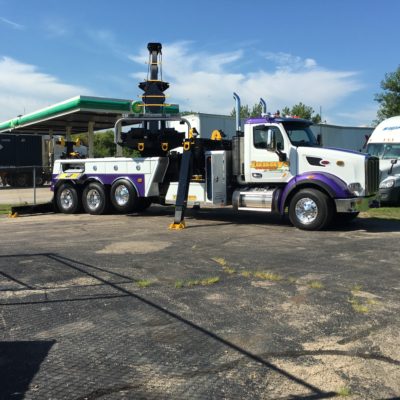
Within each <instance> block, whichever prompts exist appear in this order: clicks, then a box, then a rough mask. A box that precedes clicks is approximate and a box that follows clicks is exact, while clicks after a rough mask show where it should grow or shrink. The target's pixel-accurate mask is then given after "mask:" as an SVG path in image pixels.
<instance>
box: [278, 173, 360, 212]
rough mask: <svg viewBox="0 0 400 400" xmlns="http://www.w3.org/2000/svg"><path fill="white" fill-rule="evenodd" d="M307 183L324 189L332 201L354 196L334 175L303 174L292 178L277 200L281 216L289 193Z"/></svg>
mask: <svg viewBox="0 0 400 400" xmlns="http://www.w3.org/2000/svg"><path fill="white" fill-rule="evenodd" d="M311 176H312V177H311ZM309 183H311V184H314V185H315V186H320V187H321V188H323V189H325V190H326V191H327V192H328V193H329V195H330V196H331V197H332V198H334V199H345V198H349V197H353V196H354V195H353V194H352V193H351V192H350V191H349V189H348V188H347V185H346V183H345V182H343V181H342V180H341V179H339V178H338V177H337V176H335V175H332V174H329V173H326V172H313V171H310V172H305V173H303V174H301V175H297V176H294V177H293V178H292V179H291V180H290V181H289V182H288V183H287V185H286V186H285V189H284V190H283V192H282V195H281V197H280V200H279V212H280V213H281V214H284V211H285V202H286V199H287V197H288V196H289V194H290V192H292V190H294V189H295V188H296V187H297V186H301V185H303V184H309Z"/></svg>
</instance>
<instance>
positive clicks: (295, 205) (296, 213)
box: [289, 189, 333, 231]
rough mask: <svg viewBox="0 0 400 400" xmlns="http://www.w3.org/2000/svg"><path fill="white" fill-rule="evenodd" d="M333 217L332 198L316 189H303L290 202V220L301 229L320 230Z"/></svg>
mask: <svg viewBox="0 0 400 400" xmlns="http://www.w3.org/2000/svg"><path fill="white" fill-rule="evenodd" d="M332 217H333V205H332V202H331V199H330V198H329V197H328V196H327V195H326V194H325V193H323V192H321V191H319V190H316V189H302V190H300V191H299V192H297V193H296V194H295V195H294V196H293V198H292V200H291V201H290V204H289V219H290V222H291V223H292V224H293V225H294V226H295V227H296V228H299V229H303V230H307V231H318V230H320V229H324V228H325V227H327V226H328V225H329V223H330V222H331V220H332Z"/></svg>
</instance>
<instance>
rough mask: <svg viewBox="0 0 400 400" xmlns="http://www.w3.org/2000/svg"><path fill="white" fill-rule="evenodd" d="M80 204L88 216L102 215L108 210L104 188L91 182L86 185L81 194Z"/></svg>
mask: <svg viewBox="0 0 400 400" xmlns="http://www.w3.org/2000/svg"><path fill="white" fill-rule="evenodd" d="M82 204H83V208H84V210H85V212H86V213H88V214H92V215H100V214H104V213H105V212H106V211H107V209H108V196H107V193H106V189H105V187H104V186H103V185H102V184H101V183H98V182H91V183H89V184H88V185H86V187H85V189H83V193H82Z"/></svg>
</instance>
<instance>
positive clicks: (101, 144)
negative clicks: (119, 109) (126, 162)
mask: <svg viewBox="0 0 400 400" xmlns="http://www.w3.org/2000/svg"><path fill="white" fill-rule="evenodd" d="M93 144H94V156H95V157H113V156H115V152H116V146H115V143H114V132H113V131H105V132H102V133H96V134H95V135H94V140H93Z"/></svg>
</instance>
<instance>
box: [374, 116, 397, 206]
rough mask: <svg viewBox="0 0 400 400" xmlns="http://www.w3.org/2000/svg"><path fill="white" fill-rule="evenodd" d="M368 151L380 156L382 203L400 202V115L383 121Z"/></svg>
mask: <svg viewBox="0 0 400 400" xmlns="http://www.w3.org/2000/svg"><path fill="white" fill-rule="evenodd" d="M367 152H368V153H369V154H371V155H374V156H376V157H378V158H379V165H380V184H379V197H380V200H381V202H382V204H393V205H399V204H400V162H399V160H400V116H396V117H391V118H388V119H385V120H384V121H382V122H381V123H380V124H379V125H378V126H377V127H376V128H375V129H374V131H373V132H372V135H371V137H370V138H369V140H368V144H367Z"/></svg>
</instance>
